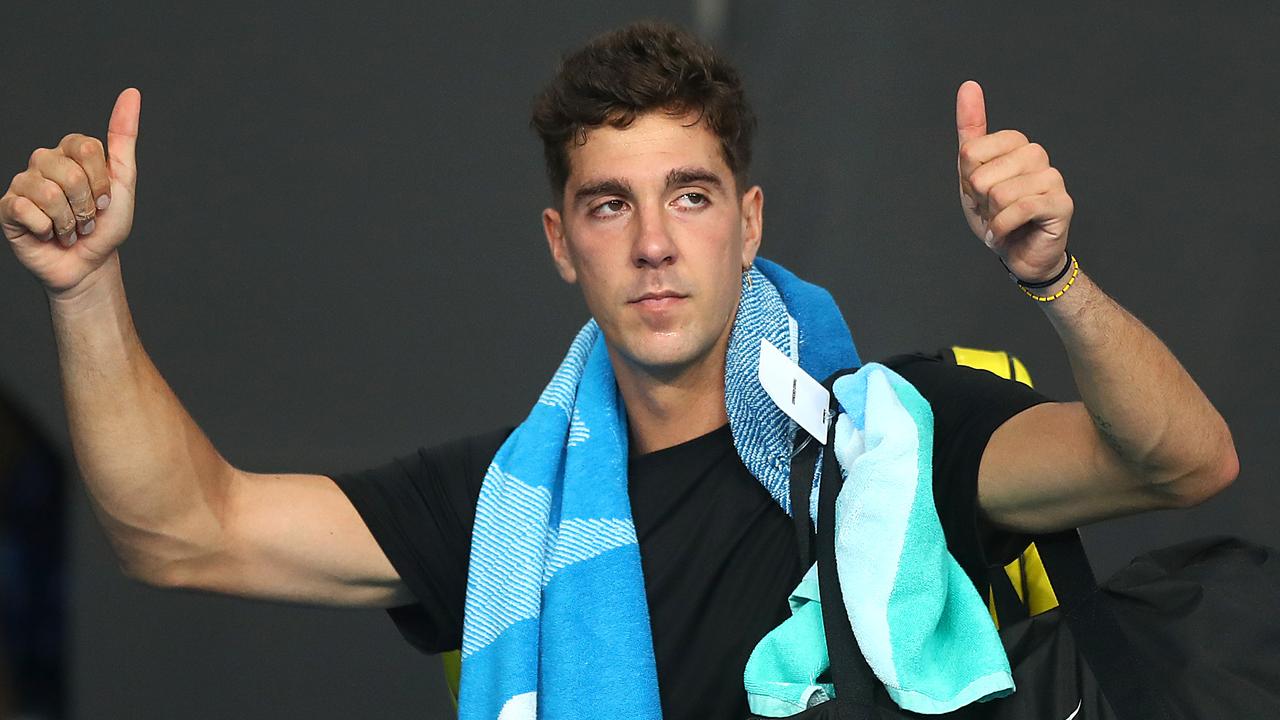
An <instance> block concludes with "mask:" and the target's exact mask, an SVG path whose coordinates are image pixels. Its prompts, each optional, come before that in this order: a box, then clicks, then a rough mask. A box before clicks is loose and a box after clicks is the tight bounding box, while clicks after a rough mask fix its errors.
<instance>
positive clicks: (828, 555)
mask: <svg viewBox="0 0 1280 720" xmlns="http://www.w3.org/2000/svg"><path fill="white" fill-rule="evenodd" d="M840 374H842V373H837V374H836V375H833V376H832V377H830V378H828V379H827V381H826V382H824V383H823V385H825V386H826V388H827V389H828V390H830V389H831V386H832V384H833V383H834V382H835V378H836V377H838V376H839V375H840ZM837 412H838V404H837V403H836V400H835V394H834V393H832V396H831V415H830V416H831V423H830V425H829V426H828V428H827V446H826V451H825V452H823V453H822V482H821V483H819V485H818V548H817V550H818V591H819V593H820V597H821V601H822V624H823V627H824V628H825V631H826V635H827V656H828V658H829V659H830V661H831V681H832V683H833V684H834V685H835V686H836V698H835V704H836V713H837V715H838V716H839V720H871V718H874V717H876V712H875V691H876V685H877V684H878V682H879V681H878V680H877V679H876V676H875V675H874V674H873V673H872V672H871V667H870V666H869V665H867V660H866V658H865V657H863V655H862V648H860V647H859V646H858V640H857V638H855V637H854V635H853V626H851V625H850V624H849V615H848V613H846V612H845V609H844V607H845V606H844V594H843V593H842V592H841V591H840V578H839V577H838V576H837V575H836V532H835V524H836V497H837V496H838V495H839V494H840V488H841V487H843V486H844V476H843V475H842V474H841V473H840V465H839V463H837V462H836V453H835V450H834V447H835V445H834V443H835V437H836V423H835V418H836V415H837Z"/></svg>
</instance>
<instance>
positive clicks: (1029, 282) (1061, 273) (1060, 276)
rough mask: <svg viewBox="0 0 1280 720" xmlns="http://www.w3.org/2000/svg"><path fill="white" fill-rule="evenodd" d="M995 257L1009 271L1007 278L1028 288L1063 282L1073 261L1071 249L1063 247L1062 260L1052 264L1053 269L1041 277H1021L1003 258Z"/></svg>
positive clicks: (1036, 288) (1055, 284) (1051, 285)
mask: <svg viewBox="0 0 1280 720" xmlns="http://www.w3.org/2000/svg"><path fill="white" fill-rule="evenodd" d="M997 258H998V259H999V260H1000V264H1001V265H1004V269H1005V271H1006V272H1008V273H1009V279H1011V280H1013V281H1014V282H1016V283H1018V285H1020V286H1022V287H1024V288H1026V289H1028V290H1044V289H1046V288H1049V287H1054V286H1057V285H1058V284H1059V283H1061V282H1064V279H1065V278H1066V277H1067V274H1068V273H1069V272H1070V271H1071V263H1072V261H1073V257H1072V255H1071V251H1070V250H1069V249H1067V248H1065V247H1064V248H1063V249H1062V262H1061V263H1059V264H1057V265H1055V266H1054V268H1055V270H1053V271H1052V272H1050V273H1047V274H1045V275H1043V276H1042V277H1036V278H1023V277H1019V276H1018V274H1017V273H1015V272H1014V271H1013V270H1012V269H1010V267H1009V265H1008V264H1006V263H1005V261H1004V258H1000V257H999V256H997Z"/></svg>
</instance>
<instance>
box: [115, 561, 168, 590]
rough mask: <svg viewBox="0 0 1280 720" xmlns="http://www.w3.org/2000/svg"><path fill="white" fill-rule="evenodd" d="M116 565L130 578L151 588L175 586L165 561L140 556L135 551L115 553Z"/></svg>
mask: <svg viewBox="0 0 1280 720" xmlns="http://www.w3.org/2000/svg"><path fill="white" fill-rule="evenodd" d="M116 565H117V566H118V567H119V568H120V572H121V573H122V574H123V575H124V576H125V577H127V578H129V579H130V580H133V581H134V582H138V583H141V584H143V585H146V586H148V587H153V588H161V589H165V588H172V587H176V585H175V584H174V581H173V573H172V572H171V571H170V570H169V569H168V568H167V567H166V565H165V563H162V562H159V561H156V560H154V559H148V558H145V557H142V556H140V555H138V554H136V553H117V554H116Z"/></svg>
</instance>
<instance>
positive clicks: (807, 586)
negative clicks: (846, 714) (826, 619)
mask: <svg viewBox="0 0 1280 720" xmlns="http://www.w3.org/2000/svg"><path fill="white" fill-rule="evenodd" d="M787 601H788V603H789V604H790V605H791V617H790V618H789V619H787V620H786V621H785V622H783V623H782V624H781V625H779V626H778V627H776V628H774V629H773V631H772V632H770V633H769V634H768V635H765V636H764V639H763V640H761V641H760V644H759V645H756V649H755V650H753V651H752V652H751V657H750V658H748V659H747V669H746V672H745V673H744V675H743V683H744V685H745V686H746V689H747V705H748V706H749V707H750V708H751V712H752V713H754V714H756V715H763V716H764V717H786V716H788V715H795V714H796V713H798V712H800V711H802V710H804V709H806V708H808V707H811V706H813V705H817V704H819V703H821V702H824V701H826V700H829V699H831V698H832V697H835V690H834V688H833V687H832V686H831V684H829V683H820V682H818V676H819V675H821V674H822V673H824V672H826V670H827V668H828V667H830V665H831V661H830V660H828V659H827V643H826V635H825V633H824V632H823V626H822V601H821V596H820V595H819V594H818V566H817V565H814V566H813V567H811V568H809V572H807V573H805V576H804V579H803V580H801V581H800V584H799V585H797V586H796V589H795V590H793V591H792V592H791V597H790V598H788V600H787Z"/></svg>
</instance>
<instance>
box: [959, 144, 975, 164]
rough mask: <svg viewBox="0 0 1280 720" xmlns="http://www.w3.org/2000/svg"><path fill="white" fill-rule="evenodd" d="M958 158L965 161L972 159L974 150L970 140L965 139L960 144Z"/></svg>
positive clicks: (971, 160)
mask: <svg viewBox="0 0 1280 720" xmlns="http://www.w3.org/2000/svg"><path fill="white" fill-rule="evenodd" d="M960 159H961V160H963V161H964V162H967V163H968V162H973V161H974V150H973V141H972V140H965V141H964V144H963V145H961V146H960Z"/></svg>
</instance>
